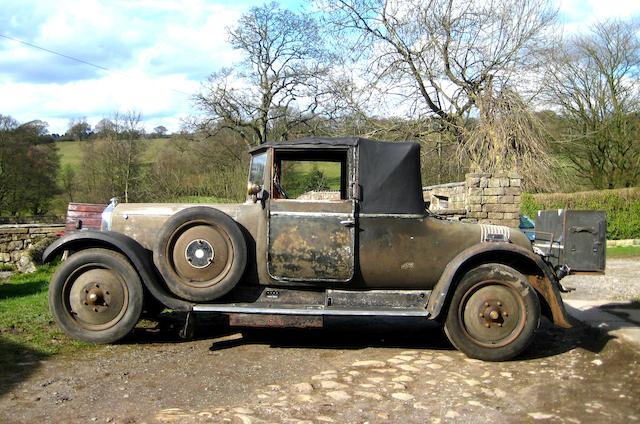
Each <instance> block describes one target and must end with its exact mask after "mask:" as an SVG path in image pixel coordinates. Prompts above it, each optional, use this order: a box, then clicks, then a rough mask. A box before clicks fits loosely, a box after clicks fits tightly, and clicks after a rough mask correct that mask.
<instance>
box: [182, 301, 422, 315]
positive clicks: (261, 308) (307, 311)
mask: <svg viewBox="0 0 640 424" xmlns="http://www.w3.org/2000/svg"><path fill="white" fill-rule="evenodd" d="M193 312H215V313H223V314H268V315H305V316H387V317H425V318H426V317H428V316H429V313H428V312H427V311H426V310H425V309H422V308H421V309H403V308H394V309H374V308H371V309H364V308H340V307H331V306H313V307H309V306H306V307H305V306H301V305H277V306H276V305H274V306H269V305H264V304H262V305H256V304H251V303H227V304H199V305H194V306H193Z"/></svg>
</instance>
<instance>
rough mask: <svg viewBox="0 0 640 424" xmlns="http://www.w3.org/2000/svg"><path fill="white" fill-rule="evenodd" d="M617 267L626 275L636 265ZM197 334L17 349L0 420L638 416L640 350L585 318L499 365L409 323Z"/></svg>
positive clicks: (146, 333) (214, 324) (547, 328)
mask: <svg viewBox="0 0 640 424" xmlns="http://www.w3.org/2000/svg"><path fill="white" fill-rule="evenodd" d="M624 267H625V269H627V270H628V272H626V274H624V275H628V277H625V278H635V277H634V276H635V275H638V271H640V263H638V262H635V263H634V264H627V265H624ZM634 267H635V269H636V271H635V272H632V271H631V270H632V269H633V268H634ZM612 278H613V276H612ZM584 284H587V285H588V284H592V283H590V282H587V283H584ZM593 284H596V283H593ZM575 285H576V286H578V284H575ZM578 290H579V287H578ZM572 295H573V296H575V294H572ZM612 298H614V299H617V298H618V297H617V295H612ZM196 336H197V337H198V339H196V340H193V341H189V342H181V341H179V339H178V338H177V336H175V329H174V330H162V331H156V330H154V329H148V330H142V329H140V330H138V331H137V332H136V333H135V334H134V335H133V336H132V337H131V338H129V339H128V340H127V341H126V342H125V343H122V344H118V345H112V346H103V347H98V348H95V349H91V350H88V351H87V350H85V351H79V352H78V353H77V354H75V355H66V356H61V357H56V358H54V359H51V360H48V361H43V362H37V361H35V362H34V360H33V359H32V358H30V357H29V356H28V355H27V354H25V358H24V362H22V363H20V364H17V366H18V367H25V368H26V369H28V372H22V373H18V374H16V375H18V376H19V377H16V378H14V379H12V380H10V381H2V382H0V422H1V423H14V422H15V423H35V422H38V423H41V422H45V423H46V422H52V423H61V422H65V423H67V422H71V423H76V422H78V423H85V422H89V423H90V422H101V423H104V422H110V423H169V422H175V423H183V422H184V423H201V422H211V423H240V424H246V423H332V422H334V423H365V422H369V423H384V422H396V423H449V422H451V423H480V422H505V423H510V422H514V423H520V422H525V423H532V422H536V423H537V422H540V423H592V422H610V423H619V422H620V423H621V422H625V423H626V422H631V423H633V422H638V421H640V407H639V406H638V403H637V399H638V398H640V376H639V375H638V373H639V372H640V371H639V370H640V354H639V353H638V352H637V351H635V350H634V349H632V348H631V347H630V346H629V345H627V344H625V343H624V342H620V341H618V340H617V339H615V338H613V337H611V336H609V335H608V334H606V333H604V332H600V331H598V330H593V329H588V328H583V327H579V328H574V329H570V330H564V329H560V328H556V327H554V326H552V325H551V324H549V323H548V322H543V325H542V326H541V328H540V330H539V331H538V333H537V335H536V338H535V340H534V342H533V344H532V346H531V347H530V348H529V349H528V350H527V351H526V352H525V353H524V354H523V355H522V356H520V357H519V358H517V359H516V360H513V361H509V362H505V363H489V362H481V361H476V360H471V359H468V358H466V357H465V356H464V355H463V354H461V353H459V352H457V351H456V350H454V349H453V348H452V347H451V345H450V344H449V343H448V341H447V340H446V337H445V336H444V335H443V332H442V330H441V328H440V327H439V326H438V325H433V323H427V322H424V321H421V320H415V319H411V320H391V319H384V320H383V319H358V320H354V319H344V318H343V319H336V320H334V321H331V322H327V328H326V329H324V330H269V329H263V330H253V331H242V332H239V331H238V330H236V329H232V328H228V327H225V326H224V325H221V323H220V322H219V321H216V320H212V321H207V322H201V323H200V325H199V327H198V328H197V332H196Z"/></svg>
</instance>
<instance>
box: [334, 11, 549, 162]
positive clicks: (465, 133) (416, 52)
mask: <svg viewBox="0 0 640 424" xmlns="http://www.w3.org/2000/svg"><path fill="white" fill-rule="evenodd" d="M323 9H324V10H325V11H326V15H327V19H328V20H329V22H330V23H331V25H332V26H333V27H334V28H335V31H336V34H337V35H338V36H339V39H340V41H341V43H342V44H343V45H344V44H345V43H350V45H351V46H352V48H351V51H353V52H355V53H356V54H355V55H354V57H353V60H354V61H355V62H356V63H365V68H364V72H363V74H362V75H364V76H365V77H366V76H367V75H369V76H371V78H370V79H369V81H368V83H369V86H370V87H376V88H377V89H378V90H379V92H380V93H382V95H383V96H384V100H385V102H386V103H391V104H393V105H394V108H395V109H396V110H399V111H405V114H406V115H408V116H411V117H412V118H413V119H414V120H416V121H417V120H419V119H420V118H425V117H432V118H435V119H436V122H437V123H438V124H439V126H440V128H439V130H440V131H441V132H443V133H444V134H445V135H447V137H449V138H450V140H451V141H452V142H455V143H457V144H458V146H460V147H461V148H463V149H464V148H465V146H466V147H468V146H473V148H477V147H478V146H479V145H478V144H477V143H474V142H470V143H469V142H468V141H469V137H470V136H471V135H472V133H471V132H470V131H469V118H474V119H480V120H487V119H488V117H489V116H490V113H489V112H488V111H489V110H495V108H496V107H497V106H498V105H503V104H504V102H503V101H496V99H499V98H501V96H502V98H503V99H504V98H506V97H510V95H509V93H512V92H513V91H514V90H513V87H514V86H516V85H517V84H519V83H520V77H521V76H523V75H527V71H528V70H530V69H532V67H534V66H536V65H537V64H538V63H539V62H538V57H539V55H538V50H540V46H541V44H542V42H543V41H544V40H545V32H546V30H547V29H548V28H549V27H550V25H551V24H552V23H553V21H554V19H555V10H554V9H553V7H552V6H551V4H550V1H548V0H489V1H486V0H471V1H464V2H463V1H454V0H429V1H424V0H408V1H406V0H405V1H392V0H339V1H338V2H337V4H334V2H327V3H326V4H325V5H324V6H323ZM336 38H338V37H336ZM503 90H504V93H505V94H504V95H503V94H502V92H503ZM510 98H512V97H510ZM521 105H522V104H521ZM490 122H491V121H490V120H487V122H484V123H483V125H484V128H486V127H487V125H489V124H490ZM502 123H504V121H502ZM423 127H425V128H429V130H433V129H434V125H433V124H431V125H428V126H423ZM435 129H438V128H435ZM487 134H489V133H486V132H485V135H487ZM447 141H448V140H445V143H446V142H447ZM539 141H540V140H539V139H537V138H535V139H529V140H528V142H539ZM441 142H442V141H441ZM489 142H490V143H494V144H495V143H502V144H503V147H508V146H509V143H510V141H509V139H506V138H502V139H497V138H495V137H494V138H493V139H491V140H484V141H483V144H484V145H486V144H487V143H489ZM501 149H502V148H494V149H493V150H494V151H495V150H501ZM502 150H505V149H502ZM538 150H540V149H538ZM505 151H506V152H507V154H510V155H515V156H517V155H519V154H521V151H518V150H517V149H506V150H505ZM465 152H466V151H465ZM466 153H469V156H470V158H471V160H472V161H476V162H477V163H476V166H478V167H480V168H483V169H487V168H491V167H492V166H494V165H496V164H495V163H492V162H491V161H489V162H486V161H485V159H487V158H488V156H487V155H488V154H489V152H486V154H485V155H478V154H476V153H474V152H466ZM507 162H510V163H518V160H515V159H514V160H509V161H507Z"/></svg>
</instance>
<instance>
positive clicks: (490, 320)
mask: <svg viewBox="0 0 640 424" xmlns="http://www.w3.org/2000/svg"><path fill="white" fill-rule="evenodd" d="M539 321H540V303H539V301H538V295H537V294H536V292H535V290H534V289H533V288H532V287H531V286H530V285H529V283H528V282H527V281H526V280H525V278H524V276H523V275H522V274H520V273H519V272H518V271H516V270H515V269H513V268H511V267H508V266H506V265H502V264H484V265H480V266H478V267H477V268H474V269H472V270H470V271H468V272H467V273H466V274H465V275H464V276H463V277H462V280H461V281H460V283H459V284H458V286H457V287H456V291H455V292H454V294H453V297H452V299H451V303H450V305H449V311H448V313H447V318H446V322H445V332H446V333H447V336H448V337H449V340H450V341H451V343H452V344H453V345H454V346H455V347H456V348H458V349H459V350H460V351H462V352H464V353H465V354H466V355H467V356H469V357H471V358H477V359H483V360H486V361H504V360H507V359H510V358H513V357H514V356H516V355H518V354H519V353H521V352H522V351H523V350H524V349H525V348H526V347H527V346H528V345H529V344H530V343H531V341H532V340H533V336H534V333H535V330H536V329H537V328H538V324H539Z"/></svg>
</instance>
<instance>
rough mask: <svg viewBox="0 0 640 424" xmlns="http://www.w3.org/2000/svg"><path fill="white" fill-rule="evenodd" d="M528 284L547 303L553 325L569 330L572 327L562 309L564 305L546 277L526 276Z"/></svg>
mask: <svg viewBox="0 0 640 424" xmlns="http://www.w3.org/2000/svg"><path fill="white" fill-rule="evenodd" d="M527 280H528V281H529V284H531V286H532V287H533V288H534V289H536V291H537V292H538V293H539V294H540V295H541V296H542V297H543V298H544V300H546V301H547V304H548V305H549V308H550V309H551V317H552V319H553V323H554V324H556V325H557V326H560V327H563V328H571V327H573V325H572V324H571V323H570V321H569V317H568V316H567V313H566V311H565V309H564V303H562V298H561V297H560V294H559V293H558V291H557V290H554V287H553V283H552V282H551V281H550V280H549V278H547V277H540V276H537V275H528V276H527Z"/></svg>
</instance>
